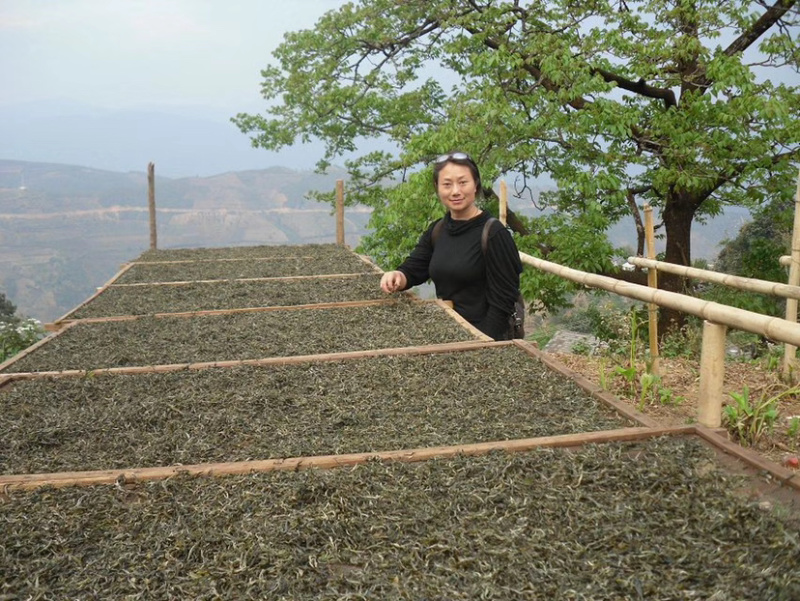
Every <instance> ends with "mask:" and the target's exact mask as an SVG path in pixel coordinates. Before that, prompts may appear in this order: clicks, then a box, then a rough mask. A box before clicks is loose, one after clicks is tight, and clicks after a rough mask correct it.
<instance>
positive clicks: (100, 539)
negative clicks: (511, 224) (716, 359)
mask: <svg viewBox="0 0 800 601" xmlns="http://www.w3.org/2000/svg"><path fill="white" fill-rule="evenodd" d="M378 278H379V273H378V270H376V268H375V267H374V266H373V265H371V264H370V263H369V262H368V261H366V260H365V259H364V258H362V257H359V256H357V255H356V254H354V253H353V252H352V251H350V250H349V249H347V248H345V247H340V246H336V245H303V246H275V247H268V246H261V247H244V248H239V247H237V248H224V249H194V250H188V249H183V250H173V251H149V252H147V253H144V254H143V255H141V256H140V257H138V258H137V259H136V260H134V261H132V262H131V263H129V264H127V265H126V266H124V268H123V269H122V270H121V271H120V272H119V273H118V274H117V275H116V276H115V277H114V278H113V279H112V280H111V281H109V282H108V283H107V284H106V285H105V286H104V287H103V288H102V289H101V290H100V291H98V293H97V294H96V295H94V296H93V297H91V298H89V299H87V300H86V302H84V303H82V304H81V305H80V306H78V307H76V308H75V309H74V310H73V311H71V312H70V313H68V314H66V315H65V316H64V317H62V318H61V319H59V320H58V321H57V322H55V323H54V324H52V328H53V332H52V333H51V334H50V335H49V336H48V337H47V338H45V339H44V340H43V341H41V342H40V343H39V344H37V345H36V346H35V347H32V348H31V349H29V350H28V351H27V352H25V353H23V354H22V355H20V356H18V357H17V358H15V359H13V360H11V361H9V362H6V363H5V364H3V365H2V366H0V388H1V389H2V390H0V404H2V406H1V407H0V431H2V432H3V433H4V435H3V437H2V441H0V445H2V446H0V474H1V475H0V489H2V491H3V492H2V494H1V495H0V540H3V541H5V542H4V543H3V544H0V573H2V575H3V577H2V578H0V598H4V599H5V598H8V599H16V598H20V599H23V598H42V599H45V598H54V599H55V598H109V597H113V598H147V599H175V598H192V599H212V598H222V597H224V598H236V599H265V598H267V599H296V598H308V599H343V598H350V599H373V598H380V599H423V598H437V599H476V598H482V599H510V598H519V599H576V600H577V599H612V598H613V599H691V598H696V599H709V598H714V599H796V598H800V574H798V570H797V567H798V566H800V545H798V542H797V541H798V540H800V519H798V517H799V516H800V513H798V512H799V511H800V503H798V490H799V489H800V485H799V484H798V483H797V481H795V480H794V479H792V475H791V474H787V472H786V471H785V470H782V468H780V467H779V466H773V465H764V464H762V463H758V462H757V461H755V460H753V458H752V457H750V456H749V455H747V453H745V452H743V451H741V449H738V448H737V447H735V446H734V445H731V444H730V443H727V442H725V441H724V440H723V439H722V438H721V437H719V436H717V435H716V434H715V433H714V432H711V431H708V430H706V429H704V428H701V427H695V426H686V427H681V428H666V427H661V426H659V424H657V423H654V422H653V421H652V420H650V419H648V418H646V417H645V416H643V415H641V414H639V413H638V412H636V411H635V410H632V409H630V408H628V406H627V405H624V404H622V403H620V402H618V401H617V400H616V399H614V398H613V397H612V396H610V395H609V394H607V393H605V392H603V391H602V390H599V389H597V388H596V387H593V386H592V385H590V384H588V383H587V382H586V381H585V380H583V379H581V378H580V377H578V376H576V375H575V374H573V373H572V372H570V371H569V370H567V369H566V368H564V367H563V366H562V365H560V364H558V363H556V362H554V361H553V360H552V359H551V358H549V357H548V356H546V355H544V354H542V353H540V352H539V351H538V349H536V348H535V346H533V345H532V344H530V343H528V342H525V341H505V342H495V341H491V340H488V339H487V338H486V337H485V336H484V335H482V334H481V333H480V332H478V331H477V330H475V329H474V328H472V327H471V326H469V325H468V324H466V323H465V322H464V321H463V320H462V319H461V318H459V317H458V315H457V314H455V312H454V311H452V309H450V308H449V306H448V305H447V304H446V303H442V302H441V301H421V300H419V299H416V298H414V297H411V296H406V295H397V296H396V297H395V296H393V297H385V296H384V295H383V294H381V293H379V291H378V286H377V282H378Z"/></svg>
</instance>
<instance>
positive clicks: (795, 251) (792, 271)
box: [783, 172, 800, 382]
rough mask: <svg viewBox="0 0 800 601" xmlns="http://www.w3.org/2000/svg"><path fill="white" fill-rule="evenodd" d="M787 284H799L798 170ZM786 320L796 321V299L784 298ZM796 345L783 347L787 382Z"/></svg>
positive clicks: (793, 364)
mask: <svg viewBox="0 0 800 601" xmlns="http://www.w3.org/2000/svg"><path fill="white" fill-rule="evenodd" d="M788 283H789V285H790V286H798V285H800V172H798V175H797V191H796V193H795V196H794V226H793V227H792V256H791V263H790V264H789V282H788ZM786 321H791V322H796V321H797V299H794V298H789V299H786ZM796 353H797V347H796V346H794V345H792V344H786V345H785V346H784V347H783V377H784V378H786V379H787V380H788V381H789V382H794V379H795V373H794V368H795V357H796Z"/></svg>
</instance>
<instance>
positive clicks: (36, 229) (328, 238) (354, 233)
mask: <svg viewBox="0 0 800 601" xmlns="http://www.w3.org/2000/svg"><path fill="white" fill-rule="evenodd" d="M157 170H158V167H157V166H156V171H157ZM338 177H341V173H337V172H335V171H333V172H332V173H331V174H329V175H325V176H322V175H319V174H315V173H313V172H301V171H295V170H291V169H284V168H271V169H265V170H260V171H243V172H236V173H224V174H221V175H217V176H214V177H204V178H200V177H192V178H181V179H170V178H163V177H158V176H157V177H156V206H157V210H158V212H157V224H158V245H159V248H174V247H199V246H222V245H225V246H231V245H234V246H235V245H252V244H307V243H323V242H333V241H335V220H334V217H333V215H332V214H331V207H330V206H328V205H326V204H322V203H318V202H314V201H311V200H308V199H306V198H305V195H306V193H307V192H308V191H310V190H317V189H318V190H325V189H333V187H334V186H335V182H336V179H337V178H338ZM368 219H369V212H368V211H367V210H365V209H363V208H360V209H359V208H349V209H348V211H347V215H346V222H345V232H346V241H347V243H348V244H349V245H351V246H355V245H356V244H357V243H358V240H359V239H360V237H361V236H362V235H363V234H364V233H365V231H366V229H365V228H366V223H367V221H368ZM149 244H150V229H149V215H148V210H147V176H146V174H145V173H144V172H140V173H137V172H130V173H115V172H111V171H102V170H98V169H90V168H86V167H80V166H71V165H57V164H45V163H28V162H22V161H0V290H3V291H5V292H6V294H7V296H8V297H9V298H10V299H11V300H12V301H13V302H14V303H15V304H16V305H17V307H18V309H19V310H20V312H21V313H23V314H25V315H27V316H31V317H35V318H37V319H40V320H42V321H51V320H53V319H56V318H58V317H59V316H61V315H63V314H64V313H66V312H67V311H69V310H70V309H72V308H73V307H75V306H76V305H77V304H79V303H80V302H82V301H83V300H85V299H86V298H87V297H88V296H90V295H91V294H93V293H94V290H95V289H96V287H97V286H100V285H102V284H103V283H104V282H106V281H107V280H108V279H109V278H110V277H111V276H113V274H114V273H116V272H117V271H118V270H119V268H120V266H121V264H122V263H124V262H125V261H128V260H130V259H131V258H133V257H136V256H138V255H139V254H140V253H141V252H142V251H144V250H146V249H147V248H148V247H149Z"/></svg>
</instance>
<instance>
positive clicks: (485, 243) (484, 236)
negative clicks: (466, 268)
mask: <svg viewBox="0 0 800 601" xmlns="http://www.w3.org/2000/svg"><path fill="white" fill-rule="evenodd" d="M495 221H497V218H495V217H489V219H487V220H486V223H484V224H483V231H482V232H481V250H482V251H483V254H484V255H485V254H486V249H487V248H489V230H491V229H492V223H494V222H495ZM443 227H444V217H442V218H441V219H440V220H439V221H437V222H436V225H434V226H433V230H432V231H431V246H434V247H435V246H436V239H437V238H438V237H439V236H440V235H441V233H442V228H443Z"/></svg>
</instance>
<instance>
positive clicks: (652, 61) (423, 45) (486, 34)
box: [234, 0, 800, 308]
mask: <svg viewBox="0 0 800 601" xmlns="http://www.w3.org/2000/svg"><path fill="white" fill-rule="evenodd" d="M754 9H755V10H756V12H753V11H754ZM762 15H763V16H764V18H760V17H761V16H762ZM757 20H758V28H756V25H755V24H756V21H757ZM797 29H798V22H797V17H796V14H795V13H793V12H786V13H785V14H784V12H782V10H773V11H770V12H768V13H765V9H762V8H760V7H758V5H754V4H753V3H751V2H746V1H745V0H735V1H732V2H724V3H719V2H717V1H716V0H696V1H694V2H691V3H683V2H678V3H673V2H669V3H664V2H662V1H660V0H645V1H643V2H638V3H634V4H630V3H629V4H625V3H622V4H620V3H619V2H617V1H616V0H599V1H596V2H585V3H577V2H573V1H572V0H552V1H550V2H547V3H539V2H522V3H520V2H509V1H503V0H488V1H485V2H469V3H464V2H453V1H452V0H405V1H403V2H397V1H396V0H360V1H358V2H352V3H347V4H344V5H343V6H342V7H340V8H339V9H338V10H334V11H331V12H329V13H327V14H326V15H325V16H324V17H323V18H322V19H320V20H319V21H318V22H317V24H316V26H315V27H314V28H313V29H310V30H305V31H299V32H295V33H290V34H288V35H287V36H286V37H285V40H284V42H283V43H282V44H281V45H280V46H279V47H278V49H277V50H276V51H275V52H274V59H275V61H274V63H273V64H271V65H268V66H267V67H266V68H265V69H264V70H263V71H262V75H263V78H264V80H263V84H262V93H263V95H264V98H265V99H266V101H267V102H268V103H269V106H268V108H267V109H266V114H265V115H247V114H240V115H238V116H237V117H235V118H234V122H235V123H236V124H237V125H238V126H239V128H240V129H241V130H242V131H243V132H244V133H247V134H249V135H250V136H251V137H252V140H253V143H254V145H256V146H260V147H263V148H267V149H270V150H278V149H280V148H283V147H285V146H288V145H291V144H293V143H295V142H298V141H299V142H302V141H308V140H310V139H312V138H315V139H319V140H322V141H323V142H324V143H325V147H326V151H325V154H324V156H323V157H321V158H320V162H319V165H318V166H319V168H320V169H325V168H327V166H329V165H330V164H331V163H332V162H333V161H341V160H343V161H344V166H345V167H346V168H347V170H348V173H349V183H348V191H349V192H348V202H349V203H356V202H357V203H362V204H366V205H368V206H371V207H373V208H375V209H376V212H375V213H374V215H373V222H372V224H371V225H372V227H373V228H374V230H375V232H374V234H373V235H372V236H371V237H370V238H369V239H368V240H366V241H365V243H364V246H363V249H362V250H363V251H365V252H368V253H369V254H371V255H373V256H375V257H376V258H377V259H378V261H379V263H380V264H381V265H383V266H384V267H392V266H394V265H395V264H396V263H397V261H398V260H399V258H401V257H402V256H403V255H404V252H405V251H407V250H408V248H409V247H410V244H411V241H412V240H413V239H414V237H415V236H419V234H420V233H421V232H422V230H423V229H424V227H425V225H426V224H428V223H429V222H430V221H431V219H432V218H433V217H434V216H435V213H436V210H435V205H436V201H435V196H434V194H433V190H432V187H431V186H430V179H429V175H430V172H429V169H428V168H427V167H428V166H429V164H430V161H431V160H432V159H433V158H434V157H436V156H437V155H438V154H440V153H442V152H444V151H447V150H451V149H454V148H459V149H462V150H465V151H467V152H469V153H471V154H472V155H473V156H474V157H475V158H476V160H477V161H478V163H479V164H480V165H481V167H482V171H483V176H484V183H485V184H489V183H490V182H492V181H494V180H495V179H496V178H498V177H501V176H506V175H509V176H511V177H513V178H514V179H515V180H516V181H517V182H520V184H521V185H520V187H521V188H522V189H525V188H526V184H528V183H533V182H536V181H537V178H539V177H541V176H547V177H549V178H550V179H551V180H552V181H554V182H555V183H556V184H557V189H556V190H555V191H552V192H549V193H545V194H542V195H541V196H540V197H539V203H540V204H542V205H543V206H544V208H545V209H546V210H545V212H544V213H543V217H541V218H537V220H536V221H535V222H534V223H532V224H531V225H532V227H531V231H532V234H530V235H529V236H526V237H525V238H520V239H518V245H519V247H520V249H521V250H524V251H525V252H528V253H530V254H534V255H535V256H540V257H544V258H547V259H550V260H553V261H555V262H559V263H563V264H566V265H569V266H571V267H576V268H579V269H585V270H589V271H602V272H608V271H609V270H610V265H609V257H610V256H611V255H612V253H613V249H612V248H611V247H610V245H609V244H608V242H607V240H606V236H605V232H606V230H607V228H608V227H609V226H610V225H612V224H614V223H617V222H618V221H619V220H620V219H622V218H623V217H625V216H627V215H630V214H631V213H632V212H638V211H639V208H638V207H641V206H642V205H643V204H644V203H649V204H650V205H651V206H653V207H654V208H655V209H656V210H657V211H658V214H660V215H661V216H662V218H663V220H664V224H663V225H664V228H663V230H662V231H664V232H665V236H666V250H665V259H666V260H667V261H671V262H675V263H680V264H685V265H688V264H690V262H691V237H690V228H691V223H692V222H693V221H695V220H702V219H703V218H705V217H708V216H713V215H715V214H718V213H719V212H720V211H721V210H722V207H723V206H725V205H744V206H748V207H756V206H760V205H763V204H765V202H766V201H768V200H770V199H772V198H775V197H777V196H779V195H780V194H781V193H783V192H785V191H786V190H792V189H793V187H794V186H793V180H794V176H795V174H796V168H795V167H794V166H793V165H792V161H793V159H795V158H796V157H797V156H798V153H800V120H798V119H797V118H796V115H797V114H798V113H800V90H798V87H796V86H790V85H786V84H783V83H780V80H781V77H782V74H783V73H785V74H792V73H793V70H796V69H797V68H798V66H799V65H798V62H799V61H800V43H798V40H800V36H798V35H797ZM725 39H730V40H746V42H745V43H744V44H743V46H741V47H739V46H728V45H726V44H725V43H721V40H725ZM748 45H749V46H751V47H752V50H760V52H761V57H760V59H759V63H760V64H759V69H761V70H762V72H761V73H760V74H759V77H758V78H756V76H755V71H754V66H752V65H751V64H750V63H748V62H747V60H749V58H746V57H749V54H750V53H746V52H743V50H745V49H746V48H745V46H748ZM764 73H766V74H767V77H763V76H762V75H763V74H764ZM371 140H380V141H381V142H382V143H384V144H385V145H386V146H387V147H392V148H395V149H396V151H392V152H370V153H360V152H359V146H361V145H363V144H364V142H366V141H371ZM426 180H428V183H426ZM637 235H639V236H640V235H641V234H636V233H632V236H631V238H632V239H634V238H635V237H636V236H637ZM631 246H634V245H633V244H631ZM529 271H530V270H529ZM529 271H526V274H525V277H524V278H523V284H522V287H523V292H524V293H525V295H526V297H528V298H529V299H535V302H534V305H535V308H539V307H549V308H554V307H559V306H564V303H565V302H566V299H567V298H568V296H569V295H570V294H571V293H572V291H574V288H573V287H571V286H569V285H567V284H565V283H564V282H563V281H562V280H560V279H558V278H554V277H552V276H546V275H544V274H541V273H530V272H529ZM665 279H667V278H665Z"/></svg>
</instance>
